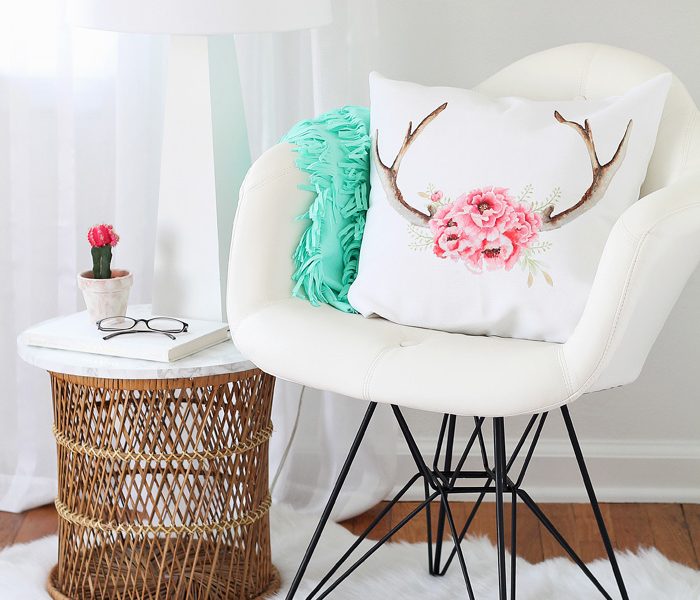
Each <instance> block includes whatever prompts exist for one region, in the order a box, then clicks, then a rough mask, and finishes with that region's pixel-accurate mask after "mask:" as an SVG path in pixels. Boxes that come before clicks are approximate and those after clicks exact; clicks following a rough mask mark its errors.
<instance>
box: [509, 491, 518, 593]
mask: <svg viewBox="0 0 700 600" xmlns="http://www.w3.org/2000/svg"><path fill="white" fill-rule="evenodd" d="M510 501H511V502H512V504H511V507H510V510H511V513H510V600H515V584H516V581H515V580H516V572H517V561H518V495H517V493H516V492H515V490H513V492H512V496H511V500H510Z"/></svg>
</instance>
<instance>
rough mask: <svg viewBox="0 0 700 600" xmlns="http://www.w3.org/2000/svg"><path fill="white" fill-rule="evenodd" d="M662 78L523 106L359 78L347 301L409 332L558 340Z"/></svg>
mask: <svg viewBox="0 0 700 600" xmlns="http://www.w3.org/2000/svg"><path fill="white" fill-rule="evenodd" d="M670 83H671V75H670V74H663V75H659V76H658V77H655V78H654V79H651V80H650V81H648V82H646V83H644V84H642V85H639V86H637V87H635V88H634V89H632V90H630V91H629V92H627V93H626V94H625V95H623V96H616V97H612V98H606V99H602V100H561V101H554V100H553V101H533V100H528V99H525V98H515V97H508V98H489V97H487V96H484V95H483V94H479V93H477V92H473V91H470V90H462V89H456V88H446V87H424V86H421V85H417V84H414V83H407V82H401V81H393V80H390V79H386V78H384V77H382V76H381V75H378V74H376V73H372V75H371V76H370V95H371V113H370V118H371V126H372V132H373V135H374V136H375V138H374V145H373V150H372V152H373V157H372V159H373V160H372V166H371V169H372V170H371V184H372V190H371V194H370V206H369V210H368V213H367V224H366V227H365V232H364V238H363V241H362V249H361V252H360V263H359V271H358V276H357V279H356V280H355V282H354V284H353V285H352V287H351V288H350V293H349V300H350V303H351V304H352V305H353V307H355V308H356V309H357V310H358V311H359V312H360V313H362V314H363V315H365V316H370V315H373V314H375V315H379V316H382V317H384V318H386V319H389V320H391V321H395V322H397V323H402V324H406V325H413V326H417V327H427V328H431V329H440V330H444V331H452V332H458V333H467V334H475V335H498V336H504V337H515V338H526V339H533V340H546V341H553V342H564V341H566V340H567V339H568V337H569V336H570V335H571V333H572V332H573V330H574V328H575V327H576V324H577V323H578V321H579V319H580V317H581V314H582V313H583V309H584V307H585V304H586V300H587V298H588V294H589V291H590V288H591V284H592V282H593V279H594V277H595V273H596V269H597V266H598V262H599V260H600V256H601V254H602V252H603V247H604V245H605V242H606V240H607V238H608V235H609V233H610V230H611V228H612V226H613V224H614V223H615V221H616V220H617V218H618V217H619V216H620V215H621V214H622V212H623V211H624V210H625V209H626V208H627V207H628V206H629V205H631V204H632V203H633V202H635V201H636V200H637V198H638V197H639V189H640V187H641V184H642V182H643V181H644V177H645V174H646V170H647V166H648V163H649V159H650V158H651V154H652V151H653V148H654V143H655V141H656V133H657V129H658V126H659V121H660V118H661V113H662V111H663V107H664V103H665V100H666V95H667V93H668V89H669V86H670ZM410 123H412V125H410Z"/></svg>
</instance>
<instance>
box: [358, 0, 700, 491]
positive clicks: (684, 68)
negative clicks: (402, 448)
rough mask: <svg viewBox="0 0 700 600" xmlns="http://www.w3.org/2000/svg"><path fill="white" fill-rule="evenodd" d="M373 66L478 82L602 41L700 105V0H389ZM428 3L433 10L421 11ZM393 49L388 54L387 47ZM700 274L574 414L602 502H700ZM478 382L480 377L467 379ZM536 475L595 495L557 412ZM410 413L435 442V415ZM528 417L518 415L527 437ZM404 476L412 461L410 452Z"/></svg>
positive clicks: (544, 487)
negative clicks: (659, 66) (636, 352)
mask: <svg viewBox="0 0 700 600" xmlns="http://www.w3.org/2000/svg"><path fill="white" fill-rule="evenodd" d="M378 4H379V5H380V10H379V13H378V15H379V23H384V22H385V21H386V20H390V19H395V22H394V23H395V25H394V26H392V27H390V28H383V27H382V31H383V36H382V39H377V40H375V43H376V44H377V46H378V47H377V48H372V49H371V50H368V52H369V53H370V55H371V62H372V65H371V66H372V67H373V68H376V69H377V70H380V71H382V72H383V73H385V74H386V75H388V76H392V77H397V78H406V79H414V80H418V81H420V82H424V83H427V84H446V85H461V86H470V85H473V84H475V83H476V82H478V81H480V80H481V79H483V78H485V77H487V76H488V75H489V74H491V73H492V72H494V71H495V70H497V69H498V68H500V67H502V66H504V65H506V64H508V63H510V62H512V61H513V60H515V59H517V58H518V57H521V56H524V55H526V54H529V53H531V52H535V51H538V50H541V49H544V48H548V47H552V46H556V45H560V44H565V43H570V42H578V41H593V42H602V43H608V44H612V45H617V46H621V47H626V48H629V49H632V50H636V51H638V52H641V53H644V54H647V55H649V56H652V57H654V58H655V59H657V60H659V61H661V62H663V63H665V64H666V65H668V67H669V68H670V69H672V70H673V71H674V72H675V73H676V74H677V75H678V76H679V77H680V78H681V80H682V81H684V82H685V84H686V86H687V87H688V89H689V90H690V93H691V94H692V95H693V97H694V98H695V99H696V102H700V37H698V30H699V29H700V3H699V2H698V1H697V0H677V1H674V2H658V1H657V0H641V1H639V0H637V1H632V0H629V1H620V0H614V1H610V0H587V2H568V1H567V2H547V1H545V0H536V1H535V0H529V1H527V2H515V1H511V2H466V1H465V2H427V1H426V2H418V1H405V0H391V1H381V2H379V3H378ZM418 7H422V8H423V10H417V8H418ZM379 47H381V52H379ZM699 309H700V273H696V275H695V276H694V277H693V278H692V280H691V282H690V283H689V285H688V287H687V289H686V290H685V292H684V294H683V296H682V297H681V299H680V301H679V302H678V304H677V306H676V307H675V309H674V311H673V313H672V315H671V317H670V319H669V321H668V323H667V325H666V327H665V328H664V330H663V332H662V334H661V336H660V338H659V340H658V342H657V344H656V346H655V347H654V349H653V351H652V353H651V355H650V357H649V359H648V361H647V365H646V368H645V370H644V372H643V374H642V376H641V377H640V379H639V380H638V381H637V382H635V383H634V384H633V385H630V386H627V387H625V388H618V389H614V390H608V391H604V392H599V393H596V394H591V395H588V396H584V398H582V399H581V400H579V401H578V402H576V403H575V404H574V405H573V406H572V408H571V410H572V414H573V416H574V419H575V422H576V423H577V425H578V430H579V436H580V438H581V439H582V443H583V446H584V452H586V453H587V455H588V456H589V457H590V459H589V463H590V468H591V471H592V474H593V477H594V479H595V480H596V482H597V484H598V488H599V492H600V495H601V497H603V498H605V499H610V500H652V501H654V500H657V501H658V500H666V501H680V500H684V501H696V502H700V389H699V385H698V377H697V375H698V370H699V368H700V365H699V364H698V362H699V361H700V351H699V350H698V340H700V318H699V316H698V311H699ZM464 385H465V386H468V385H469V384H468V382H465V384H464ZM551 417H552V418H551V420H550V422H549V423H548V426H547V428H546V429H545V435H544V436H543V439H542V444H541V447H540V449H539V453H538V455H537V456H539V459H538V460H536V461H535V462H534V463H533V468H532V471H531V477H529V478H528V481H529V482H530V484H531V487H532V488H533V490H534V491H535V493H537V494H538V495H539V497H540V498H542V499H543V500H544V499H551V500H566V499H574V500H577V499H583V494H582V490H581V487H580V483H579V479H578V478H577V477H576V476H575V473H574V471H573V467H574V464H573V462H572V459H571V458H570V456H571V454H570V451H569V449H568V444H564V443H563V441H564V439H565V432H564V430H563V427H562V425H561V418H560V416H559V415H558V414H552V415H551ZM409 420H410V422H411V424H412V425H413V427H414V428H415V430H416V432H417V435H418V436H419V441H420V443H421V446H422V447H424V448H425V449H426V450H428V449H432V448H433V447H434V434H433V432H434V431H435V430H436V428H437V427H438V424H439V418H436V416H435V415H426V414H422V413H418V412H413V413H412V414H411V415H410V417H409ZM523 423H524V421H523V420H520V419H515V420H511V421H509V424H508V427H509V428H510V429H512V431H513V432H514V433H515V432H517V431H518V429H519V428H521V427H522V424H523ZM400 464H401V465H402V471H403V473H402V475H404V476H406V475H408V473H409V471H410V470H411V468H412V466H411V461H410V458H409V456H408V454H407V453H405V452H404V453H403V454H402V455H401V463H400Z"/></svg>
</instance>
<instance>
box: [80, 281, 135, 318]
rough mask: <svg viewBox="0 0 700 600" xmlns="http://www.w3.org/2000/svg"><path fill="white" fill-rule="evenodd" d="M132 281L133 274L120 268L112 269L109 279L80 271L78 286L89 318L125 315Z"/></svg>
mask: <svg viewBox="0 0 700 600" xmlns="http://www.w3.org/2000/svg"><path fill="white" fill-rule="evenodd" d="M133 282H134V276H133V275H132V274H131V273H130V272H129V271H124V270H122V269H112V278H111V279H95V278H94V277H93V276H92V271H84V272H83V273H80V275H78V287H79V288H80V289H81V290H82V292H83V298H84V299H85V306H87V310H88V315H89V317H90V320H92V321H95V322H96V321H99V320H100V319H104V318H106V317H118V316H123V315H125V314H126V307H127V306H128V304H129V290H130V289H131V284H132V283H133Z"/></svg>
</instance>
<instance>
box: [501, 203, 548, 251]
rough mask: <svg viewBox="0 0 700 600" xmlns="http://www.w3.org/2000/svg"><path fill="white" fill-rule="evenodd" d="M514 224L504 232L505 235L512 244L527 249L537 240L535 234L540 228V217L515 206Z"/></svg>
mask: <svg viewBox="0 0 700 600" xmlns="http://www.w3.org/2000/svg"><path fill="white" fill-rule="evenodd" d="M513 216H514V221H515V222H514V223H512V225H511V226H510V227H509V228H508V229H507V230H506V235H507V236H508V237H509V238H510V239H511V241H512V242H513V243H514V244H518V245H519V246H524V247H527V246H529V245H530V244H532V242H534V241H535V239H536V238H537V232H538V231H539V230H540V227H542V217H540V215H538V214H537V213H534V212H532V211H531V210H528V209H527V208H525V207H524V206H522V205H517V206H516V207H515V208H514V210H513Z"/></svg>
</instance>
